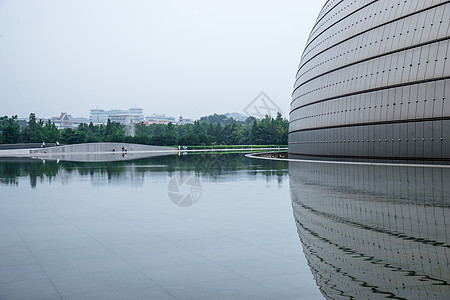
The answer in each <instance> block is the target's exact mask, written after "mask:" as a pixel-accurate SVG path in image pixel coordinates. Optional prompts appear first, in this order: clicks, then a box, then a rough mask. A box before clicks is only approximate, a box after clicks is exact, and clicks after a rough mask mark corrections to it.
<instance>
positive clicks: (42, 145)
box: [41, 141, 59, 148]
mask: <svg viewBox="0 0 450 300" xmlns="http://www.w3.org/2000/svg"><path fill="white" fill-rule="evenodd" d="M55 146H59V142H58V141H56V143H55ZM41 148H45V142H42V144H41Z"/></svg>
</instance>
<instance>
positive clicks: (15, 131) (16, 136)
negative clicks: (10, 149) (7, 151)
mask: <svg viewBox="0 0 450 300" xmlns="http://www.w3.org/2000/svg"><path fill="white" fill-rule="evenodd" d="M2 119H3V120H2V124H1V131H2V133H1V142H2V143H4V144H15V143H18V142H19V141H20V126H19V124H17V122H16V120H17V115H16V116H12V117H11V118H8V117H6V116H5V117H4V118H2Z"/></svg>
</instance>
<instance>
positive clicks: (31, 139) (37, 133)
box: [22, 113, 43, 143]
mask: <svg viewBox="0 0 450 300" xmlns="http://www.w3.org/2000/svg"><path fill="white" fill-rule="evenodd" d="M42 125H43V124H42V122H37V121H36V114H35V113H30V117H29V118H28V123H27V126H25V127H24V128H23V130H22V141H23V142H25V143H41V142H43V139H42Z"/></svg>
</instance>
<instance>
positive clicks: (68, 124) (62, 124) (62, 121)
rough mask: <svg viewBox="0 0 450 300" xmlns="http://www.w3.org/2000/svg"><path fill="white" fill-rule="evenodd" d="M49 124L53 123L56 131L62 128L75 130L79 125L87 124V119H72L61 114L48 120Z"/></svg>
mask: <svg viewBox="0 0 450 300" xmlns="http://www.w3.org/2000/svg"><path fill="white" fill-rule="evenodd" d="M50 122H52V123H54V124H55V126H56V127H57V128H58V129H64V128H77V127H78V125H80V124H81V123H86V124H88V123H89V119H87V118H80V117H72V116H71V115H69V114H67V113H65V112H62V113H61V115H60V116H59V117H53V118H51V119H50Z"/></svg>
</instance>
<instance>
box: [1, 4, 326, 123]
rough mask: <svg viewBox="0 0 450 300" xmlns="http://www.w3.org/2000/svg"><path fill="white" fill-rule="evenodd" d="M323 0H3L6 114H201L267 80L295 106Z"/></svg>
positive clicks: (275, 96) (238, 100)
mask: <svg viewBox="0 0 450 300" xmlns="http://www.w3.org/2000/svg"><path fill="white" fill-rule="evenodd" d="M324 2H325V1H320V0H319V1H306V0H296V1H293V0H292V1H291V0H281V1H273V0H272V1H264V0H254V1H253V0H251V1H250V0H249V1H245V0H240V1H237V0H223V1H211V0H209V1H208V0H205V1H198V0H190V1H175V0H169V1H167V0H165V1H161V0H158V1H152V0H147V1H145V0H142V1H138V0H127V1H111V0H86V1H80V0H73V1H72V0H70V1H69V0H42V1H41V0H29V1H22V0H0V100H1V108H0V115H9V116H10V115H13V114H14V115H15V114H17V115H19V117H27V116H28V115H29V113H30V112H35V113H36V114H37V116H39V117H52V116H57V115H59V113H60V112H67V113H69V114H71V115H72V116H81V117H83V116H84V117H88V116H89V109H91V108H95V107H99V108H104V109H114V108H116V109H127V108H129V107H134V106H138V107H142V108H143V109H144V114H145V115H150V114H152V113H157V114H162V113H165V114H167V115H172V116H176V117H178V116H179V115H180V114H182V115H183V116H184V117H188V118H189V117H190V118H198V117H200V116H203V115H208V114H212V113H226V112H239V113H243V112H244V109H245V108H246V107H247V106H248V105H249V104H250V103H251V102H252V100H253V99H254V98H255V97H256V96H258V94H259V93H260V92H262V91H263V92H265V94H267V95H268V96H269V97H270V98H271V99H272V100H273V101H274V102H275V103H276V105H278V106H279V107H280V109H281V110H282V111H283V115H285V116H287V114H288V111H289V102H290V98H291V92H292V86H293V83H294V77H295V73H296V71H297V66H298V64H299V62H300V56H301V53H302V52H303V48H304V46H305V43H306V40H307V38H308V35H309V32H310V31H311V28H312V26H313V25H314V22H315V20H316V17H317V15H318V13H319V11H320V9H321V8H322V5H323V3H324Z"/></svg>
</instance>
